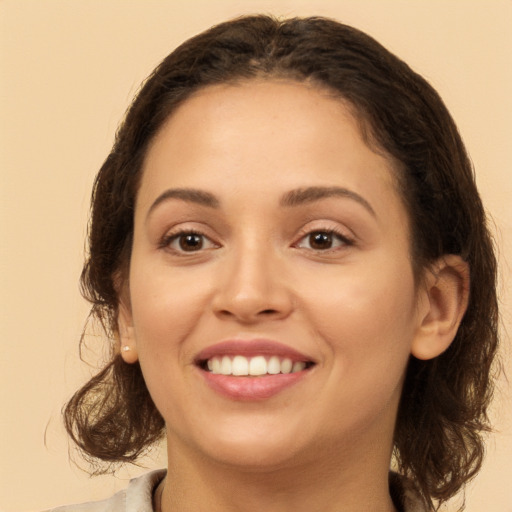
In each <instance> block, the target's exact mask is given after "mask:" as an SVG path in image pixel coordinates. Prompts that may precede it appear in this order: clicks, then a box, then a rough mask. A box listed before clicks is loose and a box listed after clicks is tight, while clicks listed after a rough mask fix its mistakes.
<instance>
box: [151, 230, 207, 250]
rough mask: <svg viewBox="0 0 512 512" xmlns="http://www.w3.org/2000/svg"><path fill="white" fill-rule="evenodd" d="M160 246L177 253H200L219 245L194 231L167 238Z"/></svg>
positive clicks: (175, 234)
mask: <svg viewBox="0 0 512 512" xmlns="http://www.w3.org/2000/svg"><path fill="white" fill-rule="evenodd" d="M160 245H161V247H164V248H168V249H171V250H173V251H175V252H198V251H201V250H204V249H212V248H215V247H217V244H215V243H214V242H212V241H211V240H210V239H209V238H208V237H207V236H205V235H203V234H201V233H196V232H194V231H182V232H180V233H174V234H172V235H169V236H166V237H165V238H164V239H163V240H162V243H161V244H160Z"/></svg>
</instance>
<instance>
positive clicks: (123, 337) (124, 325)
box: [117, 298, 139, 364]
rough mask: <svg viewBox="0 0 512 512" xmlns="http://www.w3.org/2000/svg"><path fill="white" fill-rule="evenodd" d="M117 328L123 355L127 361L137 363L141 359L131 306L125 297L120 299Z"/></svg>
mask: <svg viewBox="0 0 512 512" xmlns="http://www.w3.org/2000/svg"><path fill="white" fill-rule="evenodd" d="M117 329H118V332H119V341H120V351H121V357H122V358H123V360H124V362H125V363H128V364H133V363H136V362H137V361H138V360H139V356H138V353H137V343H136V340H135V332H134V329H133V321H132V313H131V307H130V305H129V304H128V303H127V301H126V300H125V299H123V298H121V299H120V301H119V310H118V313H117Z"/></svg>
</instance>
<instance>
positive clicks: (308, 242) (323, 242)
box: [297, 230, 351, 251]
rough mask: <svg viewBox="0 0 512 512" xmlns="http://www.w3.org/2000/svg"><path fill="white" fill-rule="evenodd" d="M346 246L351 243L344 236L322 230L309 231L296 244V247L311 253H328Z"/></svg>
mask: <svg viewBox="0 0 512 512" xmlns="http://www.w3.org/2000/svg"><path fill="white" fill-rule="evenodd" d="M346 245H351V241H350V240H349V239H348V238H346V237H345V236H343V235H341V234H339V233H336V232H335V231H322V230H317V231H311V232H310V233H308V234H307V235H306V236H304V237H302V238H301V239H300V240H299V242H298V243H297V247H299V248H301V249H311V250H313V251H328V250H330V249H336V248H338V247H343V246H346Z"/></svg>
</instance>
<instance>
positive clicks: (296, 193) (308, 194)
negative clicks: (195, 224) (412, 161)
mask: <svg viewBox="0 0 512 512" xmlns="http://www.w3.org/2000/svg"><path fill="white" fill-rule="evenodd" d="M329 197H344V198H348V199H352V200H354V201H356V202H357V203H359V204H360V205H361V206H363V207H364V208H365V209H366V210H367V211H368V212H369V213H370V214H371V215H372V216H373V217H376V213H375V210H374V209H373V208H372V206H371V205H370V203H369V202H368V201H367V200H366V199H365V198H364V197H362V196H360V195H359V194H357V193H356V192H354V191H352V190H349V189H347V188H343V187H305V188H298V189H294V190H290V191H289V192H286V193H285V194H284V195H283V196H282V197H281V200H280V201H279V204H280V205H281V206H284V207H294V206H300V205H302V204H307V203H313V202H315V201H319V200H321V199H327V198H329ZM169 199H180V200H181V201H186V202H189V203H195V204H199V205H201V206H207V207H209V208H219V207H220V201H219V200H218V199H217V197H215V196H214V195H213V194H212V193H211V192H206V191H205V190H199V189H196V188H171V189H168V190H166V191H165V192H163V193H162V194H160V195H159V196H158V197H157V198H156V199H155V201H154V202H153V204H152V205H151V207H150V208H149V210H148V213H147V217H149V215H150V214H151V212H153V210H154V209H155V208H156V207H157V206H158V205H160V204H161V203H164V202H165V201H168V200H169Z"/></svg>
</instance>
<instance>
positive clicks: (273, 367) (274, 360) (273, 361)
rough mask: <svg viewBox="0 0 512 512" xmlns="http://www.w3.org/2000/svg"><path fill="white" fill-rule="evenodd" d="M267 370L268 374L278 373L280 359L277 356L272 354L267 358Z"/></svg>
mask: <svg viewBox="0 0 512 512" xmlns="http://www.w3.org/2000/svg"><path fill="white" fill-rule="evenodd" d="M267 372H268V373H270V375H277V374H278V373H281V361H280V360H279V357H277V356H272V357H271V358H270V359H269V360H268V363H267Z"/></svg>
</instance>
